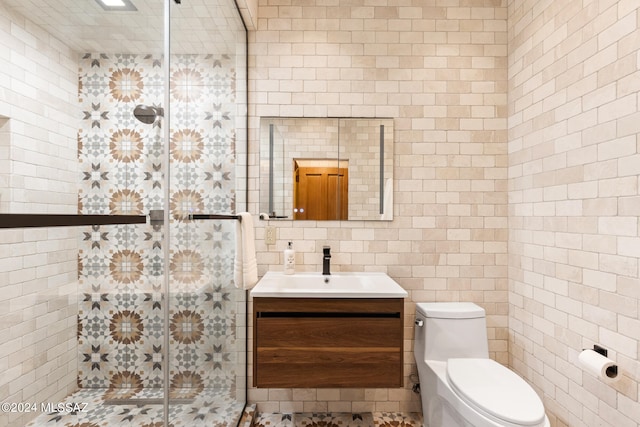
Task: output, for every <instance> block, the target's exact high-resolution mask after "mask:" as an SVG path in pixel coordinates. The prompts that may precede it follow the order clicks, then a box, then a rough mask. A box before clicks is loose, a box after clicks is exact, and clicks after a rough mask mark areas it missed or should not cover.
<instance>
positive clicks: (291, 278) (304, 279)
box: [251, 271, 408, 298]
mask: <svg viewBox="0 0 640 427" xmlns="http://www.w3.org/2000/svg"><path fill="white" fill-rule="evenodd" d="M251 296H253V297H271V298H406V297H407V296H408V294H407V291H405V290H404V289H402V287H401V286H400V285H399V284H398V283H396V281H395V280H393V279H392V278H391V277H389V276H388V275H387V274H386V273H380V272H345V273H342V272H339V273H332V274H331V275H328V276H323V275H322V274H321V273H296V274H289V275H287V274H284V273H282V272H275V271H269V272H267V274H265V275H264V276H263V277H262V279H260V281H259V282H258V283H257V284H256V286H255V287H254V288H253V289H252V290H251Z"/></svg>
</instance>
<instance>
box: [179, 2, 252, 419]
mask: <svg viewBox="0 0 640 427" xmlns="http://www.w3.org/2000/svg"><path fill="white" fill-rule="evenodd" d="M205 9H206V10H202V8H196V7H195V6H194V5H191V4H190V2H187V1H183V2H182V4H176V3H173V2H172V4H171V34H170V40H171V43H170V70H169V71H170V73H169V74H170V75H169V98H170V101H169V105H170V113H169V116H170V122H171V126H170V129H169V141H170V144H169V149H170V152H169V154H170V178H169V180H170V186H169V193H170V195H169V201H170V227H169V230H170V231H169V232H170V246H169V258H170V261H169V336H168V338H169V371H168V374H169V379H168V381H169V385H170V388H169V392H170V401H169V421H170V422H175V421H177V420H183V422H186V423H187V424H188V425H194V426H197V425H201V426H211V425H220V426H227V425H228V426H235V425H236V424H237V423H238V421H239V419H240V416H241V415H242V411H243V408H244V405H245V402H246V292H245V291H244V290H241V289H237V288H236V287H235V286H234V281H233V271H234V269H233V262H234V252H235V236H236V227H237V226H238V220H237V219H236V213H237V212H239V211H244V210H246V201H245V196H246V179H245V177H244V176H243V175H242V174H239V173H238V170H239V169H240V166H241V165H243V164H244V162H245V160H244V158H243V156H246V151H245V150H246V147H245V146H244V141H246V134H245V132H246V102H247V99H246V39H245V38H246V31H245V29H244V26H243V24H242V21H241V19H240V16H239V12H238V10H237V8H236V5H235V3H234V2H232V1H227V0H217V1H210V2H208V4H207V6H206V8H205ZM194 21H199V22H200V23H202V26H201V27H199V28H198V31H197V32H194V31H193V22H194Z"/></svg>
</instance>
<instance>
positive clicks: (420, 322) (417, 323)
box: [415, 319, 424, 328]
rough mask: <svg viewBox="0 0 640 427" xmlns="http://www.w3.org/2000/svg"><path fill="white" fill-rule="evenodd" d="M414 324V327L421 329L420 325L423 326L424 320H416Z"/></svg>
mask: <svg viewBox="0 0 640 427" xmlns="http://www.w3.org/2000/svg"><path fill="white" fill-rule="evenodd" d="M415 324H416V326H418V327H420V328H422V325H424V320H422V319H416V321H415Z"/></svg>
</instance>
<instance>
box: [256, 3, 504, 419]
mask: <svg viewBox="0 0 640 427" xmlns="http://www.w3.org/2000/svg"><path fill="white" fill-rule="evenodd" d="M506 19H507V4H506V0H505V1H501V0H491V1H489V0H447V1H443V0H436V1H430V2H415V1H412V0H398V1H394V2H387V1H365V0H353V1H350V2H348V3H344V2H340V1H337V0H330V1H323V0H315V1H314V0H309V1H305V2H304V6H303V5H301V4H300V3H299V2H296V1H292V0H279V1H273V0H261V1H260V2H259V14H258V22H257V30H256V31H252V32H250V33H249V43H250V45H249V52H250V65H249V70H250V75H249V78H250V100H249V104H250V140H249V141H250V167H251V169H250V172H249V176H250V177H251V179H250V180H249V189H250V194H249V196H250V197H249V201H250V206H249V209H250V211H251V212H256V213H257V212H258V211H259V210H258V200H259V192H260V191H261V190H263V189H261V188H260V187H259V185H258V178H257V177H258V176H259V152H258V146H259V141H258V135H259V128H260V117H261V116H291V117H300V116H310V117H327V116H330V117H393V118H395V120H394V128H395V144H394V153H395V163H394V178H395V179H394V190H395V194H394V199H395V200H394V220H393V221H392V222H372V221H349V222H317V223H316V222H310V221H309V222H293V221H281V222H275V221H270V222H269V224H270V225H275V226H276V228H277V243H276V244H275V245H271V246H267V245H265V244H264V241H263V240H261V239H262V236H263V235H264V225H266V223H265V222H262V221H257V229H256V234H257V238H258V240H259V241H258V242H257V250H258V262H259V264H260V265H259V269H260V273H264V272H266V271H267V270H270V269H273V270H280V269H281V268H282V255H281V254H282V250H283V249H284V247H285V244H286V242H287V241H288V240H291V241H293V242H294V247H295V248H296V251H297V252H296V263H297V269H298V270H305V271H320V270H321V268H322V265H321V264H322V255H321V254H322V250H321V249H322V246H323V245H330V246H331V248H332V259H331V262H332V269H333V270H334V271H340V270H342V271H346V270H354V271H358V270H360V271H362V270H367V271H386V272H387V273H388V274H389V275H390V276H391V277H393V278H394V279H396V280H397V281H398V282H399V283H400V284H401V285H402V286H403V287H404V288H405V289H406V290H407V291H408V292H409V298H408V299H407V304H406V319H405V325H406V328H405V363H406V366H405V388H402V389H346V390H337V389H328V390H327V389H303V390H301V389H277V390H276V389H252V390H250V396H249V401H251V402H257V403H258V410H259V411H261V412H278V411H282V412H291V411H297V412H302V411H305V412H308V411H314V412H318V411H320V412H323V411H332V412H370V411H391V412H393V411H404V412H413V411H420V403H419V400H418V396H417V395H416V394H414V393H413V392H412V391H411V389H410V387H411V382H410V380H409V374H410V373H411V372H412V371H414V370H415V364H414V360H413V353H412V345H413V313H414V310H415V305H414V303H413V302H415V301H455V300H469V301H475V302H477V303H479V304H481V305H482V306H483V307H485V308H486V309H487V312H488V322H489V336H490V351H491V356H492V357H494V358H496V359H497V360H499V361H501V362H503V363H507V362H508V353H507V339H508V330H507V323H508V302H507V301H508V280H507V229H508V225H507V193H506V190H507V56H506V55H507V21H506ZM249 336H251V333H249ZM249 371H250V372H251V369H250V370H249Z"/></svg>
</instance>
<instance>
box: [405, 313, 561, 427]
mask: <svg viewBox="0 0 640 427" xmlns="http://www.w3.org/2000/svg"><path fill="white" fill-rule="evenodd" d="M414 355H415V358H416V363H417V365H418V376H419V377H420V394H421V396H422V411H423V414H424V427H524V426H526V427H549V426H550V424H549V419H548V418H547V416H546V414H545V411H544V406H543V404H542V401H541V400H540V397H538V395H537V394H536V392H535V391H534V390H533V388H531V386H530V385H529V384H528V383H527V382H525V381H524V380H523V379H522V378H521V377H519V376H518V375H517V374H516V373H515V372H513V371H511V370H509V369H508V368H506V367H505V366H503V365H501V364H499V363H498V362H495V361H494V360H492V359H489V348H488V341H487V325H486V320H485V312H484V309H483V308H482V307H479V306H478V305H476V304H473V303H469V302H452V303H418V304H417V306H416V321H415V341H414Z"/></svg>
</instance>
